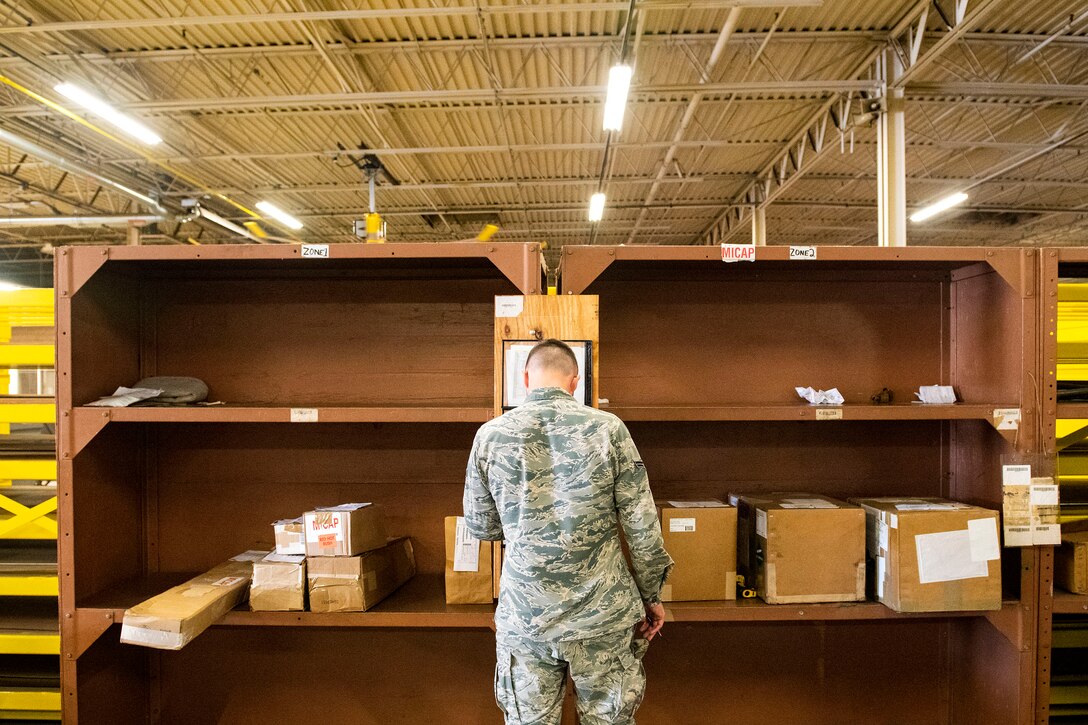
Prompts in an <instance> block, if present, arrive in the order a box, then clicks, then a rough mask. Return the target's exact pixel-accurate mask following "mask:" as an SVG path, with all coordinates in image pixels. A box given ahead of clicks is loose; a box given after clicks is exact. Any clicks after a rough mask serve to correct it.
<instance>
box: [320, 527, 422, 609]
mask: <svg viewBox="0 0 1088 725" xmlns="http://www.w3.org/2000/svg"><path fill="white" fill-rule="evenodd" d="M306 566H307V570H306V579H307V582H308V584H309V590H310V611H311V612H365V611H366V610H368V609H370V608H371V607H373V606H374V605H376V604H377V603H378V602H380V601H381V600H383V599H385V598H386V597H387V596H389V595H390V594H392V593H393V592H394V591H395V590H396V589H397V587H399V586H400V585H402V584H404V583H405V582H406V581H408V580H409V579H411V578H412V577H413V576H414V575H415V573H416V560H415V553H414V551H413V550H412V540H411V539H409V538H407V537H404V538H400V539H394V540H393V541H391V542H389V543H388V544H387V545H386V546H383V547H382V548H380V549H373V550H371V551H367V552H365V553H363V554H360V555H358V556H315V557H310V558H307V560H306Z"/></svg>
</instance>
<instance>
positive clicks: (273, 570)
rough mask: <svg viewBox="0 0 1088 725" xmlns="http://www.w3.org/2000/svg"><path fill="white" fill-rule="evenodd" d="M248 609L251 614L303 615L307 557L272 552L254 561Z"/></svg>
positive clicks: (304, 609)
mask: <svg viewBox="0 0 1088 725" xmlns="http://www.w3.org/2000/svg"><path fill="white" fill-rule="evenodd" d="M249 608H250V609H251V610H253V611H254V612H305V611H306V557H305V556H302V555H300V554H293V555H284V554H279V553H276V552H273V553H271V554H269V555H268V556H266V557H265V558H263V559H261V560H260V561H255V562H253V583H252V584H251V585H250V587H249Z"/></svg>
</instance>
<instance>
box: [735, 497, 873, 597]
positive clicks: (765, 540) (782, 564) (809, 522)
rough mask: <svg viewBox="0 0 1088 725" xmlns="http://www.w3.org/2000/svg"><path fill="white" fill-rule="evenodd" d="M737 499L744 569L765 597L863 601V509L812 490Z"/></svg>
mask: <svg viewBox="0 0 1088 725" xmlns="http://www.w3.org/2000/svg"><path fill="white" fill-rule="evenodd" d="M735 498H736V500H738V502H739V503H741V504H742V505H741V506H740V507H739V509H740V510H739V513H740V514H741V515H742V516H745V518H746V522H745V527H746V528H747V535H748V546H749V552H748V558H749V562H748V569H749V571H750V573H751V575H752V578H753V579H754V581H755V585H754V586H755V589H756V591H757V592H758V593H759V596H760V597H761V598H762V599H763V601H765V602H767V603H768V604H800V603H817V602H860V601H864V600H865V512H864V511H863V510H862V509H861V508H860V507H859V506H854V505H852V504H849V503H846V502H845V501H839V500H837V499H834V498H830V497H828V496H821V495H818V494H810V493H775V494H758V495H757V496H746V495H735ZM738 528H740V527H739V526H738ZM738 541H739V536H738ZM748 586H752V584H751V583H750V582H749V583H748Z"/></svg>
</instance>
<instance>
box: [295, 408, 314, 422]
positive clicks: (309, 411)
mask: <svg viewBox="0 0 1088 725" xmlns="http://www.w3.org/2000/svg"><path fill="white" fill-rule="evenodd" d="M291 422H292V423H316V422H317V408H291Z"/></svg>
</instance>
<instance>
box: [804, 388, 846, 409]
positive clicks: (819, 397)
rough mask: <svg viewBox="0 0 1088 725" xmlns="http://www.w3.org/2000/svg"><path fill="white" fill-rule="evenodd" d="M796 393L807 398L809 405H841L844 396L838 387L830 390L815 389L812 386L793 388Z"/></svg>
mask: <svg viewBox="0 0 1088 725" xmlns="http://www.w3.org/2000/svg"><path fill="white" fill-rule="evenodd" d="M794 390H796V391H797V394H798V395H800V396H801V397H802V398H804V399H805V400H807V401H808V402H809V404H810V405H842V404H843V402H844V401H845V398H843V397H842V393H840V392H839V389H838V388H831V389H830V390H815V389H813V388H801V387H797V388H794Z"/></svg>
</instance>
